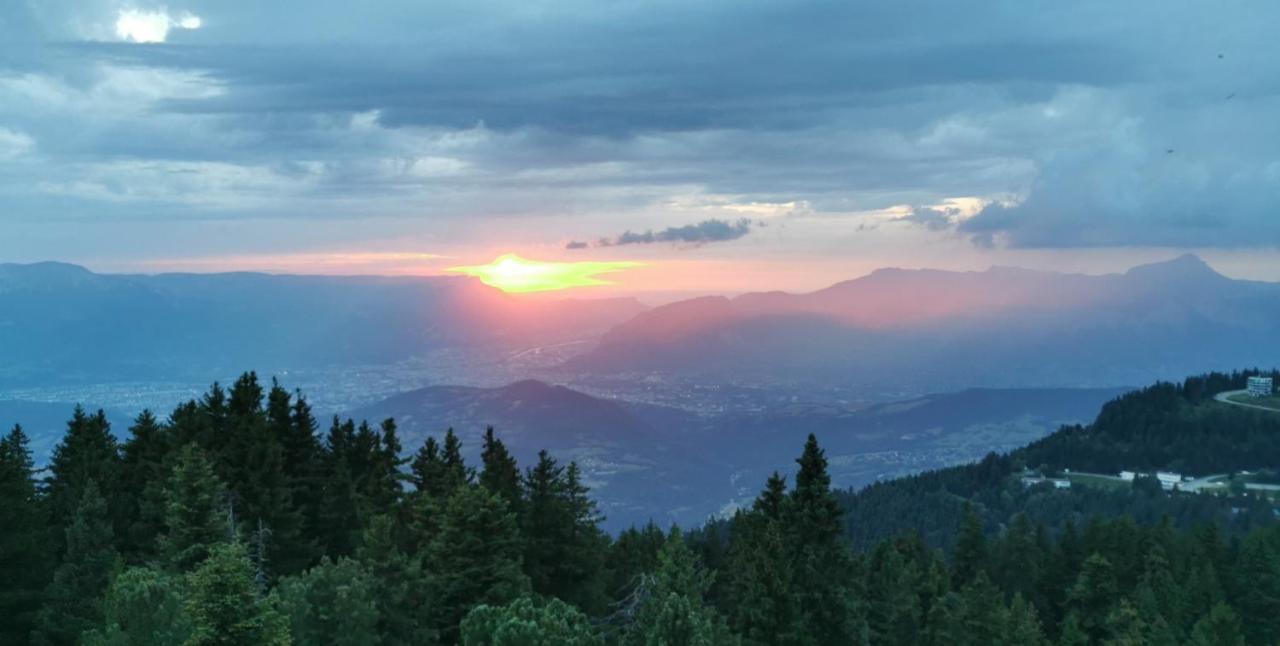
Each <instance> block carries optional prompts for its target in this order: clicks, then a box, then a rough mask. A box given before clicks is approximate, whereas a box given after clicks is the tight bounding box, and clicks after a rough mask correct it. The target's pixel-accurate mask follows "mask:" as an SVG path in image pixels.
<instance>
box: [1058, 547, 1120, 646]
mask: <svg viewBox="0 0 1280 646" xmlns="http://www.w3.org/2000/svg"><path fill="white" fill-rule="evenodd" d="M1119 599H1120V591H1119V586H1118V584H1117V583H1116V578H1115V571H1114V569H1113V568H1112V566H1111V562H1110V561H1108V560H1107V559H1106V558H1105V557H1103V556H1102V555H1100V554H1093V555H1092V556H1090V557H1089V558H1087V559H1085V562H1084V567H1083V568H1082V569H1081V571H1080V578H1078V579H1077V580H1076V583H1075V585H1074V586H1072V588H1071V591H1070V592H1069V593H1068V594H1067V602H1068V607H1069V608H1070V609H1071V612H1072V614H1074V615H1075V618H1076V621H1078V622H1079V626H1080V629H1081V631H1082V632H1084V633H1085V634H1086V635H1087V636H1088V637H1089V639H1090V640H1092V641H1094V642H1100V641H1102V640H1103V639H1104V638H1106V636H1107V634H1108V624H1109V621H1110V615H1111V611H1112V609H1113V608H1115V607H1116V604H1117V603H1118V601H1119Z"/></svg>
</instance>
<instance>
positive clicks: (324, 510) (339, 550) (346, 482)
mask: <svg viewBox="0 0 1280 646" xmlns="http://www.w3.org/2000/svg"><path fill="white" fill-rule="evenodd" d="M354 447H355V423H354V422H352V421H351V420H347V421H346V422H342V421H341V420H339V419H338V418H337V417H336V416H335V417H334V418H333V424H332V425H331V426H330V427H329V433H328V435H327V436H326V437H325V455H324V461H325V468H324V472H325V475H324V480H323V483H322V488H321V489H322V497H323V498H322V499H323V505H322V507H321V510H320V525H319V527H320V536H319V539H320V544H321V545H322V546H323V552H324V553H325V554H327V555H329V556H330V557H339V556H349V555H351V554H352V552H354V551H355V547H356V540H357V538H358V537H359V531H360V485H359V482H358V481H357V473H356V472H355V467H354V466H353V464H352V462H353V460H352V457H351V456H352V453H353V452H354V450H355V448H354Z"/></svg>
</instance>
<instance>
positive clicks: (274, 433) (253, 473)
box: [215, 372, 312, 578]
mask: <svg viewBox="0 0 1280 646" xmlns="http://www.w3.org/2000/svg"><path fill="white" fill-rule="evenodd" d="M263 397H264V393H263V388H262V385H261V384H260V383H259V381H258V376H257V375H256V374H255V373H253V372H247V373H245V374H243V375H241V376H240V378H238V379H236V382H235V384H234V385H233V386H232V387H231V390H230V392H229V394H228V398H227V406H226V410H227V431H226V432H227V434H228V443H227V444H226V446H225V447H224V448H223V452H222V454H221V455H220V456H217V457H218V459H216V460H215V464H221V465H222V468H221V469H219V470H218V471H219V473H220V475H221V476H222V477H223V481H224V482H226V483H227V485H228V487H229V488H230V491H231V494H232V497H233V501H234V503H235V506H236V516H237V518H238V519H239V520H240V521H241V523H242V524H243V527H242V530H243V531H244V533H245V534H246V535H247V534H252V533H254V532H256V531H257V530H258V528H259V527H260V526H261V527H263V528H265V530H266V532H267V533H266V538H267V540H266V541H265V543H264V544H265V547H266V550H265V552H264V556H266V557H267V558H266V560H267V561H268V562H269V563H270V564H271V567H272V570H273V571H272V572H270V573H269V576H268V578H271V577H273V576H275V575H282V574H290V573H293V572H298V571H300V570H302V569H303V568H305V567H306V566H307V565H310V558H311V556H312V553H311V550H310V549H309V541H308V539H307V537H304V536H302V523H303V519H302V515H301V513H300V511H299V510H298V509H297V508H296V507H295V506H294V504H293V499H292V490H293V483H292V482H291V479H290V477H289V475H288V472H287V469H286V467H285V464H284V459H285V455H284V445H283V443H282V441H283V438H282V437H280V436H279V433H280V432H281V431H282V430H283V425H284V421H283V419H280V418H279V416H281V415H283V413H284V411H283V410H280V407H281V406H280V404H281V403H282V402H277V404H276V409H277V410H276V411H275V415H276V416H277V419H275V420H274V421H275V424H274V428H273V424H272V423H271V421H272V420H271V419H270V418H269V417H268V415H267V411H266V409H264V408H263ZM277 398H279V395H278V394H277Z"/></svg>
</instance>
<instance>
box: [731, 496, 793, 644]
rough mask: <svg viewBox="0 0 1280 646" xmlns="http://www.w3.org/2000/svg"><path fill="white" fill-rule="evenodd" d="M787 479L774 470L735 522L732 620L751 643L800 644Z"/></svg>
mask: <svg viewBox="0 0 1280 646" xmlns="http://www.w3.org/2000/svg"><path fill="white" fill-rule="evenodd" d="M785 504H786V481H785V480H784V479H783V478H782V476H781V475H779V474H778V473H776V472H775V473H774V474H773V475H772V476H771V477H770V478H769V481H768V483H767V484H766V486H765V489H764V491H762V492H761V493H760V495H759V497H757V498H756V501H755V504H754V505H753V508H752V510H751V511H750V512H747V513H743V514H740V515H739V516H738V517H737V518H736V519H735V520H734V523H733V541H732V544H731V546H730V548H729V563H728V568H727V572H726V574H727V575H728V582H727V597H728V600H727V605H728V610H729V621H730V625H731V626H733V628H734V630H735V631H737V632H738V634H740V635H741V636H742V637H743V639H744V640H745V641H746V642H747V643H748V644H760V645H762V646H763V645H765V644H778V645H786V644H798V643H801V642H800V637H801V635H802V634H803V627H802V626H801V625H800V620H801V613H800V608H799V607H798V606H797V604H796V600H795V598H794V596H793V595H792V587H793V586H795V585H796V582H795V581H794V580H793V577H792V571H791V567H792V564H791V560H790V554H789V552H788V551H787V543H786V535H785V528H784V526H783V517H782V516H783V512H784V505H785Z"/></svg>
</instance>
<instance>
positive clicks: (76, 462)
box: [47, 406, 120, 553]
mask: <svg viewBox="0 0 1280 646" xmlns="http://www.w3.org/2000/svg"><path fill="white" fill-rule="evenodd" d="M119 461H120V455H119V450H118V446H117V445H116V439H115V437H113V436H112V435H111V425H110V423H108V422H107V417H106V415H105V414H104V413H103V412H102V411H101V410H99V411H98V412H97V413H95V414H93V415H89V414H87V413H85V411H84V409H83V408H81V407H80V406H76V408H75V412H74V413H73V414H72V417H71V421H69V422H67V432H66V434H65V435H63V437H62V441H61V442H59V443H58V446H57V447H55V448H54V450H53V458H52V459H51V460H50V462H49V474H50V476H49V480H48V484H47V496H48V506H49V513H50V525H51V529H52V530H53V531H52V533H51V536H50V542H51V544H52V546H53V549H54V550H55V552H56V553H62V552H64V551H65V545H63V543H62V541H63V539H64V537H65V530H66V528H67V526H68V524H69V523H70V520H71V516H72V515H73V514H74V513H75V510H76V508H77V507H78V506H79V504H80V502H81V501H82V500H83V498H84V489H85V487H86V486H87V484H88V483H89V481H93V482H94V484H95V486H96V488H97V489H98V493H99V495H101V496H102V497H103V498H104V500H105V501H106V504H107V509H108V514H109V517H110V518H111V519H112V523H113V525H114V523H115V519H116V516H115V513H114V509H115V508H114V505H113V504H112V503H113V497H114V495H115V492H116V491H117V487H118V484H117V479H118V476H119Z"/></svg>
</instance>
